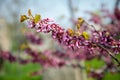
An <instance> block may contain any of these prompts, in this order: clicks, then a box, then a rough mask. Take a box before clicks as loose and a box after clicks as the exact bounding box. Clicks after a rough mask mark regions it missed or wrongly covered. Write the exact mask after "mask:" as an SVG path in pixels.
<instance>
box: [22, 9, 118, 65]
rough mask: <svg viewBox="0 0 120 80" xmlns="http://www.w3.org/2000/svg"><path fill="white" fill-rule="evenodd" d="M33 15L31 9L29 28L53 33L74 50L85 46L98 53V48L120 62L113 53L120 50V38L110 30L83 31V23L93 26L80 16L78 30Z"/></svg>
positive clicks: (53, 36)
mask: <svg viewBox="0 0 120 80" xmlns="http://www.w3.org/2000/svg"><path fill="white" fill-rule="evenodd" d="M29 14H30V15H29ZM31 15H32V14H31V12H30V10H29V11H28V17H27V18H26V19H29V20H28V21H27V26H28V28H32V29H35V30H36V31H37V32H43V33H51V36H52V38H53V39H55V40H57V41H58V42H59V43H60V44H63V45H65V46H67V47H69V48H72V49H73V50H75V49H76V48H77V49H80V48H84V49H85V50H87V51H88V52H89V53H90V54H91V55H92V54H96V50H97V53H98V52H99V54H106V53H108V54H109V55H110V56H112V58H113V59H115V60H116V61H117V62H118V64H120V62H119V61H118V60H117V59H116V58H115V56H114V54H113V53H119V52H120V40H115V39H114V38H113V37H112V35H111V34H110V32H108V31H97V30H92V33H91V34H88V33H87V32H86V31H81V30H80V29H81V27H82V25H83V24H86V25H87V26H88V27H90V26H91V25H89V24H88V23H87V22H86V21H85V20H83V19H82V18H78V21H77V25H76V26H77V28H76V30H73V29H68V30H65V29H64V28H62V27H61V26H60V25H58V24H56V23H55V22H54V21H53V20H51V19H49V18H46V19H41V18H39V19H38V18H37V21H36V18H35V17H32V18H31ZM23 16H24V15H22V16H21V20H22V19H24V18H23ZM91 27H93V26H91ZM90 35H91V36H90Z"/></svg>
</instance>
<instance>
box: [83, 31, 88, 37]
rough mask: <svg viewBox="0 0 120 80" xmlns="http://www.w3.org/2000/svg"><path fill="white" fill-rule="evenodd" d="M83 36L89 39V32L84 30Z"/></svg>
mask: <svg viewBox="0 0 120 80" xmlns="http://www.w3.org/2000/svg"><path fill="white" fill-rule="evenodd" d="M82 36H83V37H84V38H85V39H89V34H88V33H87V32H85V31H84V32H82Z"/></svg>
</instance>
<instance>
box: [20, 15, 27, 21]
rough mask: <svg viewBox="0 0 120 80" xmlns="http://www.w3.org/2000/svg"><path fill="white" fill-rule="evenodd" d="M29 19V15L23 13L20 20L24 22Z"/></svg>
mask: <svg viewBox="0 0 120 80" xmlns="http://www.w3.org/2000/svg"><path fill="white" fill-rule="evenodd" d="M27 19H28V17H27V16H26V15H21V17H20V22H23V21H25V20H27Z"/></svg>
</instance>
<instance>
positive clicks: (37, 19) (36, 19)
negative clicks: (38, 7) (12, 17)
mask: <svg viewBox="0 0 120 80" xmlns="http://www.w3.org/2000/svg"><path fill="white" fill-rule="evenodd" d="M40 19H41V16H40V15H38V14H36V15H35V18H34V21H35V23H37V22H38V21H39V20H40Z"/></svg>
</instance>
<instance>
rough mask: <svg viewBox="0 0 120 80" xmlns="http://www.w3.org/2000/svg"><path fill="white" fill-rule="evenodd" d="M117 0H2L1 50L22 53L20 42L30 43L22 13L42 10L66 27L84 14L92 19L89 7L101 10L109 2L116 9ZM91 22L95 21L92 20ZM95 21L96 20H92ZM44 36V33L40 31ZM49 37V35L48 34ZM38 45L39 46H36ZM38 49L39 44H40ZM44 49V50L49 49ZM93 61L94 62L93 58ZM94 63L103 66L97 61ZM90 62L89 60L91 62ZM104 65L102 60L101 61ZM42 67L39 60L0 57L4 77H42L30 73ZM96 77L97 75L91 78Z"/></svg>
mask: <svg viewBox="0 0 120 80" xmlns="http://www.w3.org/2000/svg"><path fill="white" fill-rule="evenodd" d="M116 1H117V0H0V50H4V51H10V52H12V53H13V54H15V55H17V56H18V55H19V56H21V54H20V53H22V52H21V50H20V46H21V44H23V43H26V42H27V40H26V38H25V36H24V35H25V32H27V31H29V30H27V29H26V25H25V23H20V15H22V14H27V11H28V9H31V11H32V13H33V15H35V14H36V13H37V14H40V15H41V16H42V18H52V19H54V21H55V22H56V23H58V24H60V25H61V26H62V27H64V28H65V29H67V28H70V27H73V26H74V24H73V20H76V19H77V18H78V17H83V18H84V19H85V20H86V21H88V22H89V19H90V15H89V14H87V11H90V12H95V13H99V10H100V9H101V5H103V4H104V5H105V7H106V9H108V10H109V11H110V12H111V13H112V12H114V8H115V3H116ZM119 7H120V6H119ZM106 22H107V21H106ZM90 23H91V22H90ZM91 24H93V23H91ZM40 35H41V36H42V37H43V38H44V36H43V35H44V34H43V35H42V34H40ZM47 36H48V37H49V35H47ZM49 43H50V41H49V42H48V41H46V42H45V45H44V47H42V48H45V49H51V46H49V45H50V44H49ZM32 47H35V48H36V46H32ZM37 49H38V48H37ZM45 49H42V50H45ZM90 63H91V62H90ZM92 63H93V64H96V65H94V66H99V65H100V64H98V63H97V61H96V60H95V61H93V62H92ZM88 64H89V62H88ZM101 65H102V62H101ZM40 68H41V65H39V64H32V63H29V64H26V65H21V64H19V63H17V62H14V63H9V62H8V61H4V60H2V59H0V80H41V79H42V76H41V75H39V76H30V73H31V72H34V71H37V70H39V69H40ZM91 80H93V79H91ZM104 80H120V74H116V75H114V76H112V74H109V73H108V74H107V75H106V77H105V79H104Z"/></svg>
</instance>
